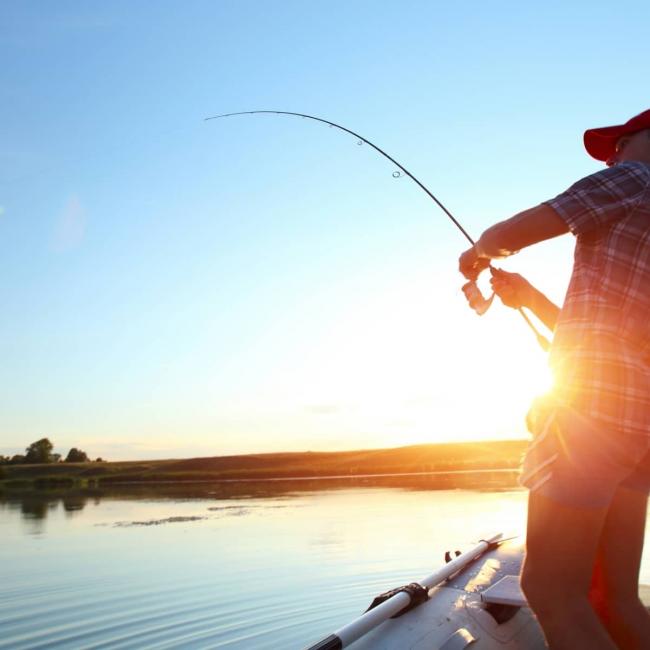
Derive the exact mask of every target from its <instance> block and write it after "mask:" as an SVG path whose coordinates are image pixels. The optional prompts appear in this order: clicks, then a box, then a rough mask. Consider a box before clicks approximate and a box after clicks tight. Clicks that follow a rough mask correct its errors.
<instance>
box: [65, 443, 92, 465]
mask: <svg viewBox="0 0 650 650" xmlns="http://www.w3.org/2000/svg"><path fill="white" fill-rule="evenodd" d="M88 460H89V459H88V454H86V452H85V451H81V449H77V448H76V447H73V448H72V449H71V450H70V451H69V452H68V455H67V456H66V457H65V462H66V463H87V462H88Z"/></svg>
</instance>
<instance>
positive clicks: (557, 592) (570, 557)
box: [521, 492, 616, 650]
mask: <svg viewBox="0 0 650 650" xmlns="http://www.w3.org/2000/svg"><path fill="white" fill-rule="evenodd" d="M606 515H607V508H606V507H603V508H574V507H570V506H565V505H562V504H560V503H558V502H556V501H553V500H551V499H548V498H547V497H544V496H542V495H541V494H539V493H536V492H530V494H529V497H528V529H527V533H526V560H525V562H524V567H523V570H522V575H521V586H522V589H523V591H524V593H525V594H526V597H527V599H528V603H529V604H530V606H531V608H532V609H533V611H534V612H535V614H536V616H537V618H538V620H539V623H540V625H541V626H542V629H543V630H544V634H545V635H546V640H547V642H548V644H549V647H550V648H551V649H552V650H616V645H615V644H614V642H613V641H612V639H611V637H610V636H609V634H608V632H607V630H606V629H605V627H604V626H603V625H602V623H601V622H600V620H599V619H598V616H596V613H595V612H594V610H593V608H592V607H591V604H590V602H589V587H590V584H591V578H592V573H593V567H594V561H595V558H596V552H597V549H598V541H599V538H600V534H601V530H602V528H603V525H604V522H605V517H606Z"/></svg>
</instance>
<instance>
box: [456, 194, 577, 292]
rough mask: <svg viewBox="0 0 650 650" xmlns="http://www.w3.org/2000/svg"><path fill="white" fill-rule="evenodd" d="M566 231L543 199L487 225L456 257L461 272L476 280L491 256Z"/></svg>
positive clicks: (515, 249) (502, 255) (557, 216)
mask: <svg viewBox="0 0 650 650" xmlns="http://www.w3.org/2000/svg"><path fill="white" fill-rule="evenodd" d="M567 232H569V227H568V226H567V224H566V223H565V221H564V220H563V219H562V217H560V215H559V214H558V213H557V212H555V210H553V208H551V207H550V206H548V205H546V204H544V203H542V204H541V205H538V206H536V207H534V208H531V209H530V210H525V211H524V212H520V213H519V214H516V215H515V216H514V217H511V218H510V219H506V220H505V221H501V222H500V223H497V224H495V225H494V226H492V227H491V228H488V229H487V230H486V231H485V232H484V233H483V234H482V235H481V236H480V238H479V240H478V241H477V242H476V244H475V245H474V246H473V247H472V248H470V249H469V250H467V251H465V252H464V253H463V254H462V255H461V257H460V260H459V268H460V272H461V273H462V274H463V275H464V276H465V277H466V278H467V279H468V280H476V278H477V277H478V275H479V273H480V272H481V271H483V270H484V269H486V268H487V267H488V266H489V264H490V260H491V259H495V258H499V257H507V256H508V255H512V254H513V253H516V252H517V251H519V250H521V249H522V248H526V246H530V245H532V244H536V243H537V242H540V241H544V240H546V239H551V238H553V237H557V236H558V235H563V234H564V233H567Z"/></svg>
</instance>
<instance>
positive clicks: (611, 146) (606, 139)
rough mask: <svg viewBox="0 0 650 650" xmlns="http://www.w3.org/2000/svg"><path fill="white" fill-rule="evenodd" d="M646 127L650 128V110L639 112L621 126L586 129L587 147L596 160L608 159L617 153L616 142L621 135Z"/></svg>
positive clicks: (585, 139)
mask: <svg viewBox="0 0 650 650" xmlns="http://www.w3.org/2000/svg"><path fill="white" fill-rule="evenodd" d="M644 129H650V110H647V111H643V113H639V115H637V116H636V117H633V118H632V119H631V120H628V121H627V122H625V124H620V125H619V126H603V127H600V128H598V129H589V130H587V131H585V136H584V141H585V149H586V150H587V153H588V154H589V155H590V156H592V157H593V158H595V159H596V160H608V159H609V158H611V157H612V156H613V155H614V154H615V153H616V143H617V141H618V139H619V138H620V137H622V136H624V135H630V134H631V133H636V132H637V131H643V130H644Z"/></svg>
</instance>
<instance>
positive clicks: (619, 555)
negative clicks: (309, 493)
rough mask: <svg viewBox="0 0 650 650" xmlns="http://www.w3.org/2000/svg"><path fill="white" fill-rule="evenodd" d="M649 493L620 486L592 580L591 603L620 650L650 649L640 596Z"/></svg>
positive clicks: (649, 627) (649, 629)
mask: <svg viewBox="0 0 650 650" xmlns="http://www.w3.org/2000/svg"><path fill="white" fill-rule="evenodd" d="M647 507H648V497H647V495H645V494H643V493H642V492H638V491H636V490H631V489H625V488H623V487H619V489H618V490H617V492H616V494H615V495H614V499H613V500H612V503H611V504H610V506H609V509H608V511H607V516H606V518H605V523H604V526H603V530H602V533H601V535H600V542H599V545H598V550H597V556H596V564H595V567H594V576H593V583H592V593H591V599H592V603H593V604H594V607H595V609H596V611H597V613H598V615H599V616H600V619H601V620H602V622H603V623H604V625H605V627H606V628H607V630H608V631H609V634H610V635H611V637H612V638H613V639H614V641H615V642H616V643H617V644H618V647H619V648H621V649H622V650H650V614H648V612H647V610H646V608H645V607H644V605H643V603H641V601H640V600H639V570H640V566H641V555H642V553H643V541H644V536H645V522H646V513H647Z"/></svg>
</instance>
